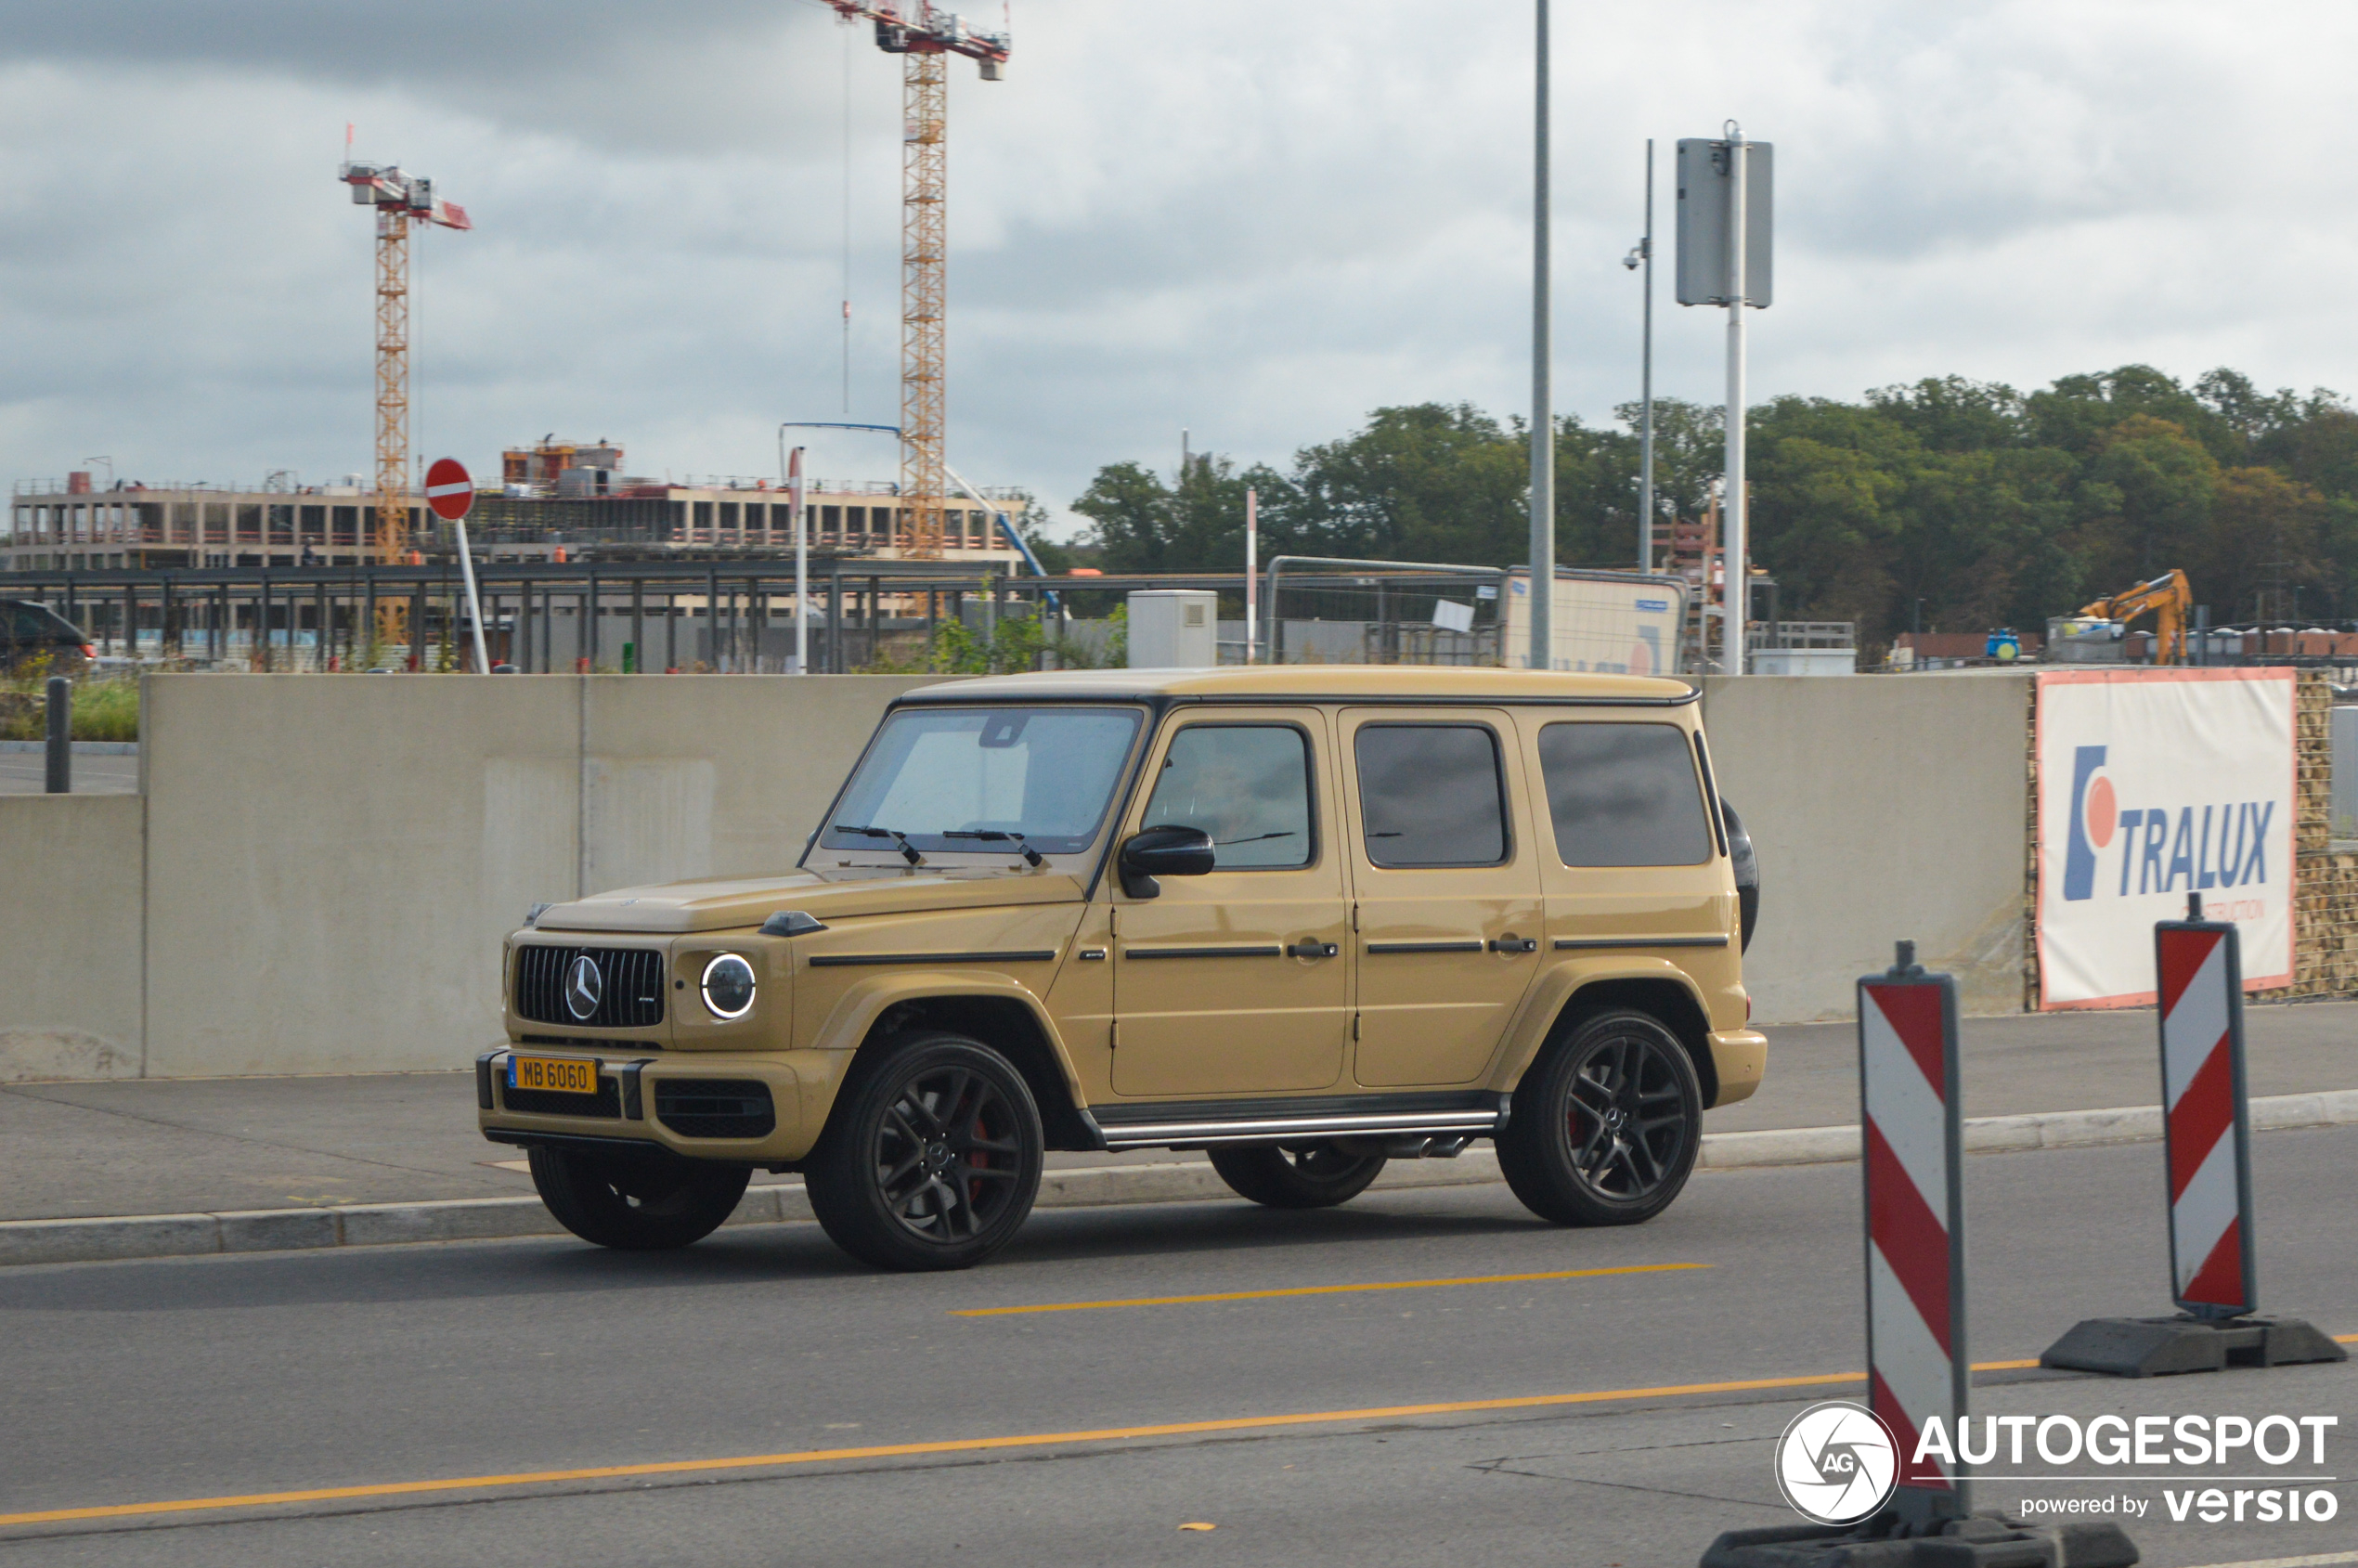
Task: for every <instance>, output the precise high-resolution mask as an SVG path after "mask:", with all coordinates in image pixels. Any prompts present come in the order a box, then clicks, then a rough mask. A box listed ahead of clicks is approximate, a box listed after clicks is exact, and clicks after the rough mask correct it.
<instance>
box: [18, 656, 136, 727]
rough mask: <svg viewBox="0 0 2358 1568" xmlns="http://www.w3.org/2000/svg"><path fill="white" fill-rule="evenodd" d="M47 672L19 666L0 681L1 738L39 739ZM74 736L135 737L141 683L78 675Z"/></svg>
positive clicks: (45, 713) (43, 721) (45, 703)
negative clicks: (23, 668) (89, 678)
mask: <svg viewBox="0 0 2358 1568" xmlns="http://www.w3.org/2000/svg"><path fill="white" fill-rule="evenodd" d="M47 680H48V672H47V671H46V670H45V669H40V670H19V672H18V673H16V674H15V675H12V676H9V677H8V678H6V680H0V740H7V741H37V740H39V739H41V738H42V737H43V736H45V735H46V734H47V733H48V732H49V707H48V694H47V692H46V689H45V688H46V685H47ZM73 738H74V739H75V740H78V741H136V740H137V739H138V738H139V682H138V681H137V680H136V679H134V680H77V681H75V682H74V687H73Z"/></svg>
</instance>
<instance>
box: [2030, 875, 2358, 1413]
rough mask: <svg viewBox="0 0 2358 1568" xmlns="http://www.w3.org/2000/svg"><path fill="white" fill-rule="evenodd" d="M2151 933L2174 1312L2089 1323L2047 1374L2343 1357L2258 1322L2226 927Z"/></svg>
mask: <svg viewBox="0 0 2358 1568" xmlns="http://www.w3.org/2000/svg"><path fill="white" fill-rule="evenodd" d="M2154 971H2155V983H2154V991H2155V994H2156V995H2157V998H2158V999H2159V1002H2160V1008H2159V1011H2160V1015H2161V1109H2162V1147H2163V1150H2164V1160H2163V1163H2164V1165H2165V1166H2166V1167H2167V1170H2168V1173H2169V1187H2168V1192H2169V1199H2170V1299H2171V1300H2173V1301H2174V1302H2177V1303H2178V1309H2179V1315H2178V1316H2176V1317H2092V1318H2089V1319H2087V1320H2086V1321H2084V1322H2082V1323H2079V1324H2077V1325H2075V1326H2074V1327H2073V1328H2072V1330H2071V1332H2069V1333H2067V1334H2066V1335H2065V1336H2064V1337H2063V1338H2062V1339H2060V1340H2057V1341H2055V1342H2054V1344H2052V1345H2050V1346H2048V1347H2047V1351H2046V1354H2043V1355H2041V1357H2040V1358H2039V1359H2040V1362H2041V1365H2044V1366H2048V1367H2070V1368H2073V1369H2074V1370H2078V1371H2083V1372H2111V1373H2114V1374H2117V1375H2118V1376H2121V1377H2129V1378H2150V1377H2155V1376H2157V1375H2159V1374H2161V1373H2166V1372H2215V1371H2218V1370H2220V1369H2222V1367H2228V1366H2231V1365H2233V1366H2247V1367H2274V1366H2279V1365H2282V1364H2285V1363H2289V1362H2307V1361H2346V1360H2348V1359H2349V1352H2347V1351H2345V1350H2343V1349H2342V1348H2341V1347H2340V1346H2339V1345H2338V1344H2336V1343H2334V1341H2332V1340H2330V1339H2328V1338H2326V1336H2325V1335H2323V1334H2320V1333H2319V1332H2318V1331H2317V1330H2316V1329H2315V1328H2312V1327H2310V1325H2308V1324H2306V1323H2304V1322H2302V1321H2300V1319H2299V1318H2293V1317H2276V1318H2266V1317H2255V1316H2253V1315H2252V1314H2253V1313H2254V1312H2256V1311H2258V1310H2259V1306H2260V1276H2259V1271H2258V1267H2257V1263H2256V1259H2255V1252H2254V1241H2255V1238H2254V1235H2253V1225H2252V1202H2251V1111H2250V1099H2249V1096H2248V1094H2247V1092H2246V1088H2245V1083H2244V986H2243V960H2242V955H2241V952H2240V950H2239V948H2238V947H2237V944H2236V936H2235V925H2234V923H2233V922H2232V921H2219V920H2205V919H2204V918H2203V917H2202V895H2201V894H2199V893H2191V894H2188V895H2187V911H2186V918H2185V919H2183V920H2162V921H2157V922H2156V923H2155V925H2154Z"/></svg>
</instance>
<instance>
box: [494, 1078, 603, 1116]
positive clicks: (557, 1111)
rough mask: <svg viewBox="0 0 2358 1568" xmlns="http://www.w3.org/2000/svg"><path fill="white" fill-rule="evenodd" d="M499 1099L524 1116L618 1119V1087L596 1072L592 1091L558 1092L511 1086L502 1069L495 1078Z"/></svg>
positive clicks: (505, 1105)
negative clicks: (584, 1093)
mask: <svg viewBox="0 0 2358 1568" xmlns="http://www.w3.org/2000/svg"><path fill="white" fill-rule="evenodd" d="M499 1103H500V1105H501V1106H502V1107H504V1108H507V1109H509V1110H512V1111H520V1112H522V1113H523V1114H524V1115H526V1116H602V1117H604V1118H605V1119H606V1120H608V1121H620V1120H621V1119H622V1091H621V1089H620V1088H619V1087H618V1086H617V1085H616V1083H615V1080H614V1079H613V1078H612V1077H611V1076H609V1075H606V1074H600V1075H599V1078H598V1092H597V1093H596V1094H594V1095H559V1094H553V1093H551V1091H549V1090H547V1089H511V1088H509V1087H508V1082H507V1077H506V1074H505V1073H502V1074H501V1075H500V1079H499Z"/></svg>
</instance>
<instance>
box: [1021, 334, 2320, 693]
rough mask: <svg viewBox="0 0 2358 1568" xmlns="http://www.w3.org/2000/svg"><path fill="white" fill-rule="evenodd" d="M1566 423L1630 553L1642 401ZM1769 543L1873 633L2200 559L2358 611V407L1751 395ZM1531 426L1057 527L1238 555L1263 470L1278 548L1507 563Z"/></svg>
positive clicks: (2024, 617)
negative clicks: (1598, 421) (1760, 401)
mask: <svg viewBox="0 0 2358 1568" xmlns="http://www.w3.org/2000/svg"><path fill="white" fill-rule="evenodd" d="M1615 413H1616V415H1617V417H1618V421H1619V422H1618V426H1617V427H1615V428H1597V427H1590V426H1587V425H1585V424H1583V423H1582V422H1581V421H1579V420H1578V419H1577V418H1570V417H1568V418H1565V419H1563V420H1562V421H1560V423H1559V425H1558V428H1557V432H1556V550H1557V559H1558V560H1559V561H1560V562H1562V563H1564V564H1587V565H1598V566H1612V567H1624V568H1626V567H1628V566H1632V565H1634V564H1636V560H1637V552H1638V511H1639V499H1638V493H1637V481H1638V466H1639V442H1638V436H1637V434H1636V430H1637V424H1638V415H1639V409H1638V407H1637V405H1635V404H1626V405H1624V406H1622V407H1621V408H1618V409H1616V410H1615ZM1749 419H1750V425H1749V429H1748V433H1747V434H1748V441H1749V451H1748V464H1747V466H1748V468H1749V471H1750V477H1751V487H1752V531H1753V558H1754V561H1755V563H1756V564H1757V565H1760V566H1762V567H1765V568H1767V569H1768V570H1769V572H1771V573H1773V574H1774V575H1775V576H1776V577H1777V579H1778V581H1779V584H1780V590H1781V606H1782V609H1781V614H1783V615H1784V616H1786V617H1787V618H1789V619H1796V620H1802V619H1807V620H1848V621H1856V622H1858V623H1859V638H1860V641H1861V642H1862V643H1864V644H1866V645H1868V646H1871V647H1872V646H1880V645H1884V644H1887V643H1888V642H1889V641H1891V639H1892V638H1893V637H1894V636H1895V635H1896V634H1897V633H1898V632H1900V631H1904V630H1907V629H1909V628H1910V627H1911V624H1913V625H1918V626H1921V627H1922V628H1923V629H1924V630H1928V631H1929V630H1949V631H1983V630H1987V629H1989V628H1994V627H1999V626H2013V627H2015V628H2022V629H2026V630H2043V629H2044V628H2045V625H2046V619H2047V617H2048V616H2055V615H2064V614H2067V613H2069V612H2070V611H2073V610H2075V609H2078V608H2079V606H2080V605H2082V604H2085V603H2089V602H2091V601H2092V600H2094V599H2097V598H2100V597H2103V596H2105V595H2108V594H2112V593H2116V592H2118V591H2119V590H2122V589H2125V588H2127V587H2129V586H2131V584H2132V583H2134V582H2137V581H2140V580H2143V579H2144V578H2146V577H2153V576H2155V575H2157V574H2158V573H2160V572H2164V571H2167V570H2169V569H2170V568H2171V567H2173V566H2174V567H2181V568H2183V570H2184V571H2185V572H2186V574H2187V576H2188V577H2189V579H2190V580H2191V581H2192V583H2193V585H2194V590H2195V599H2196V603H2202V604H2207V605H2209V608H2210V616H2211V620H2212V621H2213V623H2214V624H2221V625H2224V624H2229V623H2246V624H2248V623H2251V622H2255V621H2258V622H2264V623H2266V624H2270V625H2278V624H2296V623H2297V624H2300V625H2312V624H2320V623H2332V622H2338V621H2341V620H2344V619H2345V618H2347V617H2349V616H2353V615H2358V411H2353V410H2352V408H2351V407H2350V405H2349V404H2348V403H2347V402H2346V401H2345V400H2344V399H2343V398H2342V397H2341V396H2340V395H2338V394H2335V393H2332V392H2328V391H2326V390H2323V389H2319V390H2316V391H2313V392H2311V393H2309V394H2307V395H2299V394H2296V393H2294V392H2292V391H2290V390H2281V391H2277V392H2274V393H2262V392H2261V391H2260V390H2259V389H2258V388H2257V386H2255V384H2254V383H2253V382H2252V381H2251V380H2250V378H2249V377H2248V376H2245V375H2243V374H2241V373H2240V372H2237V371H2235V370H2226V369H2220V370H2212V371H2210V372H2209V373H2208V374H2206V375H2203V376H2200V377H2198V378H2196V381H2195V382H2194V383H2193V384H2192V385H2191V386H2188V385H2184V384H2182V383H2181V382H2178V381H2177V380H2175V379H2173V378H2172V377H2170V376H2169V375H2166V374H2164V373H2163V372H2161V371H2159V370H2157V369H2153V368H2151V367H2150V366H2144V365H2128V366H2123V367H2122V368H2120V369H2117V370H2110V371H2105V372H2102V373H2099V374H2093V375H2080V376H2066V377H2064V378H2063V379H2061V380H2059V381H2057V382H2055V383H2054V385H2052V386H2049V387H2047V388H2044V389H2042V390H2041V391H2036V392H2031V393H2028V394H2025V393H2021V392H2017V391H2016V390H2015V388H2013V387H2011V386H2007V385H2003V384H2002V383H1998V382H1975V381H1969V380H1966V379H1964V378H1963V377H1958V376H1949V377H1942V378H1937V379H1927V380H1924V381H1919V382H1915V383H1913V384H1912V385H1907V386H1893V387H1885V388H1881V389H1878V390H1875V391H1872V392H1870V393H1868V394H1867V395H1866V396H1865V397H1864V398H1863V399H1862V400H1861V401H1859V402H1856V403H1846V402H1843V401H1841V400H1839V399H1835V398H1825V397H1781V398H1778V399H1777V400H1775V401H1774V402H1771V403H1769V404H1767V405H1765V406H1762V407H1759V408H1754V409H1752V410H1751V412H1750V415H1749ZM1720 427H1721V418H1720V410H1719V409H1717V408H1706V407H1704V406H1701V405H1697V404H1693V403H1687V402H1682V401H1678V400H1676V399H1658V400H1657V401H1656V402H1655V404H1654V431H1655V435H1654V476H1655V490H1656V497H1657V506H1658V508H1659V509H1660V510H1661V511H1662V512H1664V513H1665V514H1667V513H1668V512H1672V511H1675V512H1677V514H1678V516H1681V517H1689V518H1692V517H1699V516H1701V515H1702V514H1703V511H1704V505H1705V502H1706V500H1707V499H1708V496H1709V492H1710V488H1711V486H1713V485H1715V484H1716V483H1717V480H1718V477H1719V472H1720V468H1721V452H1722V447H1721V434H1720ZM1527 428H1528V427H1527V426H1526V425H1525V424H1524V422H1523V421H1521V420H1519V419H1514V418H1509V419H1508V420H1506V421H1503V422H1502V421H1499V420H1498V419H1496V417H1494V416H1492V415H1490V414H1488V413H1485V412H1483V410H1481V409H1479V408H1473V407H1472V406H1471V405H1468V404H1462V403H1460V404H1454V405H1452V404H1442V403H1423V404H1417V405H1414V406H1411V407H1402V408H1378V409H1376V410H1375V411H1374V412H1373V413H1372V414H1370V415H1369V416H1368V417H1367V422H1366V424H1365V425H1364V426H1362V427H1361V428H1360V429H1359V430H1357V431H1355V432H1354V433H1352V434H1349V435H1345V436H1343V437H1341V438H1340V439H1338V440H1334V441H1329V442H1325V443H1321V444H1319V445H1316V446H1311V447H1303V448H1302V449H1301V450H1300V451H1298V452H1296V453H1295V454H1294V456H1293V460H1292V462H1291V464H1290V465H1289V467H1288V468H1287V469H1285V470H1284V471H1282V472H1281V471H1280V470H1278V469H1276V468H1274V467H1271V466H1270V465H1268V464H1265V463H1255V464H1251V465H1250V466H1243V467H1239V466H1238V465H1237V463H1235V462H1234V461H1233V460H1230V459H1228V458H1225V457H1222V456H1218V455H1207V456H1203V457H1199V458H1197V459H1195V460H1192V461H1190V462H1189V463H1188V464H1187V465H1186V467H1185V472H1183V473H1178V474H1176V475H1174V476H1172V477H1169V478H1166V477H1165V476H1164V475H1163V474H1161V473H1157V472H1155V471H1153V470H1151V469H1149V468H1147V466H1146V465H1144V464H1142V463H1137V462H1117V463H1109V464H1108V465H1106V466H1105V467H1104V468H1101V469H1100V470H1098V472H1097V474H1096V477H1095V479H1094V480H1093V481H1092V482H1091V484H1090V486H1089V487H1088V489H1087V490H1086V491H1085V492H1084V493H1083V494H1082V495H1081V496H1080V497H1079V498H1078V499H1075V500H1074V501H1073V503H1072V510H1073V511H1074V512H1079V513H1081V514H1082V516H1084V517H1086V518H1088V519H1089V520H1090V526H1089V528H1088V529H1087V530H1086V531H1085V532H1084V533H1083V534H1082V536H1080V538H1077V539H1076V540H1074V541H1073V542H1072V543H1071V544H1069V545H1065V546H1053V545H1052V546H1049V547H1047V550H1048V552H1049V553H1050V555H1051V559H1050V560H1049V562H1048V564H1049V565H1050V568H1051V569H1052V570H1055V569H1058V568H1059V567H1061V566H1065V565H1076V564H1078V565H1095V566H1099V567H1101V568H1103V569H1105V570H1107V571H1110V572H1194V571H1203V572H1233V571H1237V570H1238V569H1240V567H1241V565H1242V563H1243V559H1244V516H1245V491H1246V490H1247V489H1248V488H1252V489H1255V490H1258V491H1259V493H1260V523H1261V529H1262V545H1261V549H1262V555H1263V559H1264V560H1265V559H1267V558H1268V557H1269V556H1271V555H1273V554H1277V553H1281V552H1283V553H1290V554H1302V555H1332V556H1356V557H1364V558H1367V559H1371V560H1400V561H1434V562H1452V563H1463V564H1475V565H1509V564H1515V563H1518V562H1521V561H1522V560H1524V559H1526V558H1527V556H1528V553H1529V551H1528V539H1529V521H1528V518H1529V512H1528V499H1527V498H1528V496H1529V493H1530V491H1529V448H1528V445H1527V442H1526V439H1525V437H1526V432H1527Z"/></svg>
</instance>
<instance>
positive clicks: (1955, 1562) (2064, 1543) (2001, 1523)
mask: <svg viewBox="0 0 2358 1568" xmlns="http://www.w3.org/2000/svg"><path fill="white" fill-rule="evenodd" d="M1898 1528H1899V1527H1898V1524H1897V1523H1896V1522H1895V1521H1894V1520H1892V1518H1891V1517H1890V1516H1889V1515H1879V1516H1877V1517H1876V1518H1875V1519H1872V1520H1869V1521H1867V1522H1866V1523H1863V1524H1855V1525H1851V1526H1849V1527H1847V1528H1833V1527H1829V1526H1826V1525H1821V1524H1771V1525H1769V1526H1768V1527H1767V1528H1765V1529H1759V1530H1730V1531H1729V1532H1728V1533H1727V1534H1726V1535H1724V1536H1720V1537H1719V1538H1718V1539H1717V1540H1716V1541H1714V1542H1712V1543H1711V1549H1710V1550H1708V1551H1706V1552H1704V1554H1703V1568H2132V1564H2134V1563H2135V1562H2136V1561H2137V1548H2136V1545H2135V1543H2133V1542H2131V1540H2130V1539H2129V1537H2128V1536H2124V1535H2122V1534H2121V1533H2120V1527H2119V1526H2118V1525H2117V1524H2099V1523H2071V1524H2016V1523H2014V1522H2013V1521H2012V1520H2009V1519H2005V1518H2002V1517H2001V1516H1999V1515H1997V1514H1994V1513H1976V1514H1975V1515H1973V1516H1972V1517H1971V1518H1968V1519H1950V1520H1946V1521H1943V1522H1942V1523H1939V1524H1937V1525H1935V1526H1933V1527H1932V1530H1933V1533H1931V1534H1925V1535H1899V1534H1897V1533H1896V1532H1897V1530H1898Z"/></svg>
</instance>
